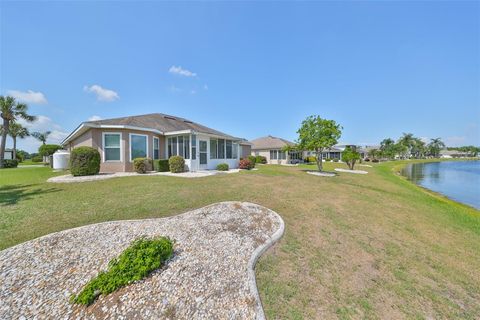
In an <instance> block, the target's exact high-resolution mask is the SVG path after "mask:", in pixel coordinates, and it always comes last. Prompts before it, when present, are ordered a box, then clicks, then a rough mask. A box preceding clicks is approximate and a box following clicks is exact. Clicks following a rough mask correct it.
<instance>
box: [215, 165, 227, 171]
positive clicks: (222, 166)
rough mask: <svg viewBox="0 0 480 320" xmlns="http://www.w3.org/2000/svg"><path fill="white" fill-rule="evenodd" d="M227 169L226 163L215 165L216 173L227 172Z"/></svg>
mask: <svg viewBox="0 0 480 320" xmlns="http://www.w3.org/2000/svg"><path fill="white" fill-rule="evenodd" d="M228 169H229V167H228V164H227V163H220V164H219V165H217V170H218V171H228Z"/></svg>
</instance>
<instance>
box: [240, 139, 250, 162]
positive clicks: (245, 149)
mask: <svg viewBox="0 0 480 320" xmlns="http://www.w3.org/2000/svg"><path fill="white" fill-rule="evenodd" d="M239 144H240V159H246V158H248V156H249V155H251V154H252V143H251V142H249V141H247V140H243V141H240V142H239Z"/></svg>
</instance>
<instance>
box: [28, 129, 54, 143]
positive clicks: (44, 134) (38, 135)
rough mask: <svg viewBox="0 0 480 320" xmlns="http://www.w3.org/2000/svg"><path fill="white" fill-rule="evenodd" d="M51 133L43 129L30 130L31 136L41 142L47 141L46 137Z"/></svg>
mask: <svg viewBox="0 0 480 320" xmlns="http://www.w3.org/2000/svg"><path fill="white" fill-rule="evenodd" d="M50 133H52V132H51V131H45V132H32V137H34V138H37V139H38V140H40V141H41V142H42V144H46V143H47V138H48V136H49V135H50Z"/></svg>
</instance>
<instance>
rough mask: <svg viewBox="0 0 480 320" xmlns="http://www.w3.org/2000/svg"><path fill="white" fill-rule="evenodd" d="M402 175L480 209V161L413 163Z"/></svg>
mask: <svg viewBox="0 0 480 320" xmlns="http://www.w3.org/2000/svg"><path fill="white" fill-rule="evenodd" d="M402 174H403V175H404V176H405V177H407V179H409V180H411V181H413V182H415V183H416V184H418V185H421V186H423V187H425V188H428V189H430V190H433V191H436V192H439V193H442V194H444V195H445V196H447V197H449V198H451V199H454V200H456V201H459V202H463V203H465V204H468V205H471V206H474V207H476V208H480V161H452V162H431V163H413V164H409V165H407V166H406V167H405V168H404V169H403V170H402Z"/></svg>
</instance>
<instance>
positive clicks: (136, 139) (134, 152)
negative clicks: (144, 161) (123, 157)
mask: <svg viewBox="0 0 480 320" xmlns="http://www.w3.org/2000/svg"><path fill="white" fill-rule="evenodd" d="M147 140H148V136H146V135H143V134H133V133H131V134H130V161H133V159H135V158H145V157H147V155H148V143H147Z"/></svg>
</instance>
